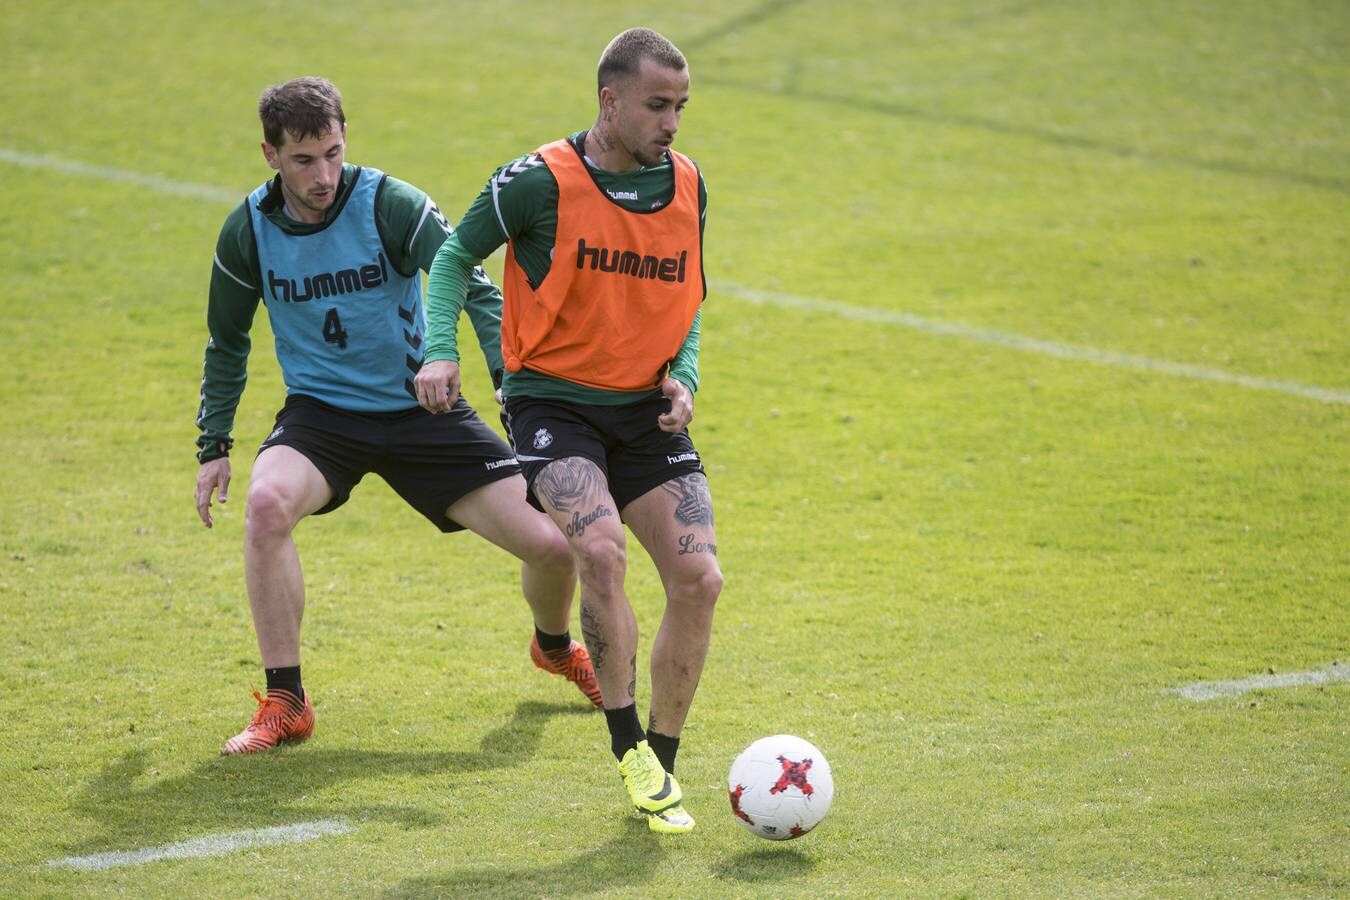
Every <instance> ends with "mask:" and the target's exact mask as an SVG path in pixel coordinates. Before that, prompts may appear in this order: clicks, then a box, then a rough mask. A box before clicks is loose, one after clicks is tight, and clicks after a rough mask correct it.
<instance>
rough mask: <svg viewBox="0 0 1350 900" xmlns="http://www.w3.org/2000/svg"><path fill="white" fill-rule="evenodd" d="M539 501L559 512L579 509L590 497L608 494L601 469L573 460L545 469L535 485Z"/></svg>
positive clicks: (568, 459)
mask: <svg viewBox="0 0 1350 900" xmlns="http://www.w3.org/2000/svg"><path fill="white" fill-rule="evenodd" d="M534 490H535V493H537V494H538V495H539V499H541V500H543V501H544V502H545V503H547V504H549V505H550V506H552V507H553V508H554V509H556V510H558V511H559V512H571V511H572V510H573V509H574V508H579V507H580V505H581V501H582V500H584V499H586V496H587V495H588V494H591V493H594V492H596V491H600V492H604V491H605V482H604V477H603V476H602V475H601V473H600V468H599V467H598V466H597V465H596V464H595V463H593V462H591V461H590V460H589V459H583V458H581V457H580V456H569V457H567V458H566V459H559V460H555V461H554V462H551V463H549V464H548V465H547V466H545V467H544V471H542V472H540V473H539V477H538V478H536V479H535V482H534Z"/></svg>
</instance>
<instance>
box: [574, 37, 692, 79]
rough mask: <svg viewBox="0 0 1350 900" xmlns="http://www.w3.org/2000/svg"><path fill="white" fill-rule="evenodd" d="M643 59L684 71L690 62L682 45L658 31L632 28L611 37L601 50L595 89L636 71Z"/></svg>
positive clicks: (627, 76)
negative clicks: (676, 43) (685, 56)
mask: <svg viewBox="0 0 1350 900" xmlns="http://www.w3.org/2000/svg"><path fill="white" fill-rule="evenodd" d="M644 59H650V60H651V61H652V62H654V63H657V64H658V65H662V66H665V67H666V68H668V69H674V70H675V71H677V72H682V71H684V67H685V66H686V65H687V63H686V62H685V59H684V54H683V53H681V52H680V48H678V47H676V46H675V45H674V44H672V43H671V42H670V41H668V40H666V39H665V38H664V37H662V36H661V35H659V34H657V33H656V32H655V31H652V30H651V29H650V28H630V29H628V30H627V31H625V32H622V33H621V34H619V35H618V36H616V37H615V38H614V40H612V41H610V42H609V46H608V47H606V48H605V52H604V53H601V54H600V65H599V66H597V67H596V71H595V81H596V86H595V89H596V92H597V93H599V91H600V89H601V88H603V87H605V86H606V85H612V84H614V82H615V81H617V80H619V79H623V78H631V77H632V76H634V75H636V74H637V73H638V69H639V67H640V66H641V65H642V61H643V60H644Z"/></svg>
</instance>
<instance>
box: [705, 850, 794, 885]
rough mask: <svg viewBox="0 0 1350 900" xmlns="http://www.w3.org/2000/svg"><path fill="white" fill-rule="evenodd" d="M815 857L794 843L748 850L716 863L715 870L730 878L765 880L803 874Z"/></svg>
mask: <svg viewBox="0 0 1350 900" xmlns="http://www.w3.org/2000/svg"><path fill="white" fill-rule="evenodd" d="M815 867H816V861H815V860H814V859H813V858H812V857H811V856H810V855H808V854H807V853H806V852H805V850H804V849H803V848H801V847H796V846H793V845H791V844H788V845H778V846H772V847H761V848H759V849H757V850H746V851H745V852H743V853H737V854H736V855H735V856H731V857H727V858H726V859H723V860H721V861H720V862H718V863H717V864H716V865H714V866H713V873H714V874H715V875H716V876H717V877H718V878H720V879H724V880H728V881H744V882H755V883H760V882H766V881H783V880H784V879H788V878H801V877H803V876H805V875H808V874H810V872H811V870H812V869H814V868H815Z"/></svg>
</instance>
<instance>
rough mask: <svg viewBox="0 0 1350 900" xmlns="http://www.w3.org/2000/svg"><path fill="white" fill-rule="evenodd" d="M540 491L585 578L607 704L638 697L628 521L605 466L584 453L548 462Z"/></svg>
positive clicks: (590, 645) (584, 597)
mask: <svg viewBox="0 0 1350 900" xmlns="http://www.w3.org/2000/svg"><path fill="white" fill-rule="evenodd" d="M534 491H535V495H536V496H537V497H538V498H539V500H540V502H541V503H542V504H543V506H544V509H545V510H546V511H547V512H548V514H549V518H551V519H552V520H553V521H554V523H555V524H556V525H557V527H558V528H559V529H561V530H562V533H563V534H564V535H565V536H566V538H567V543H568V545H569V546H570V547H571V552H572V557H573V559H575V560H576V564H577V575H578V576H579V578H580V580H581V633H582V635H583V636H584V637H585V638H586V649H587V650H589V651H590V654H591V662H592V664H593V665H594V666H595V676H596V680H597V681H598V682H599V683H600V695H601V696H602V697H603V698H604V701H605V708H606V709H619V708H621V707H624V706H628V705H629V704H631V703H633V702H634V701H635V698H636V696H637V641H638V632H637V618H636V617H635V616H634V615H633V608H632V607H631V606H630V605H629V603H628V595H627V594H625V593H624V590H623V579H624V573H625V571H626V569H627V564H628V562H627V547H626V539H625V537H624V532H623V523H622V522H620V521H619V513H618V509H617V507H616V505H615V503H614V498H613V497H611V496H610V494H609V487H608V485H607V484H606V482H605V475H604V473H603V472H602V471H600V467H599V466H597V465H596V464H595V463H593V462H591V461H590V460H588V459H583V458H581V457H579V456H573V457H568V458H566V459H559V460H555V461H554V462H551V463H549V464H548V466H547V467H546V468H545V469H544V471H543V472H541V473H540V474H539V477H538V478H537V479H536V480H535V483H534Z"/></svg>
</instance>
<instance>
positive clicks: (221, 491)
mask: <svg viewBox="0 0 1350 900" xmlns="http://www.w3.org/2000/svg"><path fill="white" fill-rule="evenodd" d="M213 492H214V493H216V494H218V495H219V497H220V502H221V503H224V502H225V501H226V500H228V499H230V498H229V492H230V458H229V457H228V456H222V457H220V458H219V459H213V460H211V461H210V462H204V463H202V465H201V468H199V469H198V470H197V515H198V516H200V517H201V520H202V524H204V525H205V526H206V527H207V528H210V527H211V526H212V525H214V524H215V519H213V518H211V494H212V493H213Z"/></svg>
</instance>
